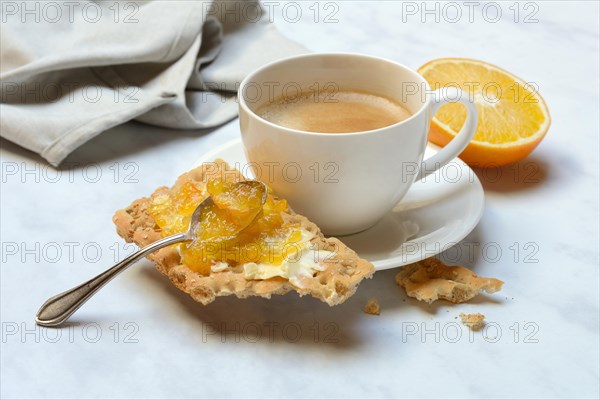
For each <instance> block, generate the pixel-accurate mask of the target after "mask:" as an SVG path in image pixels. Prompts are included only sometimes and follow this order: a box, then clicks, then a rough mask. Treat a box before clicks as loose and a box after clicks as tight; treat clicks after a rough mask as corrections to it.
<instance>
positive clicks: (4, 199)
mask: <svg viewBox="0 0 600 400" xmlns="http://www.w3.org/2000/svg"><path fill="white" fill-rule="evenodd" d="M297 4H299V5H300V7H301V9H302V11H303V18H302V19H301V20H300V21H299V22H297V23H290V22H286V21H285V20H284V18H283V17H282V14H281V9H280V8H276V9H275V15H274V20H275V23H276V24H277V25H278V27H279V28H280V29H282V30H283V31H284V32H285V34H286V35H289V36H290V37H292V38H294V39H296V40H298V41H300V42H302V43H304V44H305V45H306V46H307V47H309V48H310V49H313V50H316V51H359V52H364V53H368V54H372V55H376V56H382V57H386V58H390V59H392V60H396V61H399V62H402V63H404V64H407V65H408V66H411V67H414V68H417V67H418V66H420V65H421V64H423V63H424V62H425V61H427V60H429V59H433V58H437V57H443V56H461V57H472V58H478V59H483V60H487V61H490V62H492V63H495V64H497V65H500V66H502V67H504V68H506V69H508V70H510V71H512V72H514V73H515V74H517V75H518V76H521V77H522V78H523V79H525V80H527V81H533V82H536V83H537V84H538V85H539V88H540V91H541V93H542V95H543V96H544V98H545V99H546V100H547V102H548V105H549V107H550V110H551V113H552V118H553V123H552V127H551V129H550V131H549V133H548V136H547V138H546V139H545V140H544V142H543V143H542V144H541V145H540V146H539V148H538V149H536V151H535V152H534V153H533V154H532V155H531V156H530V157H529V158H528V159H527V160H526V161H524V162H522V163H521V164H519V165H518V166H516V167H512V168H506V169H503V170H501V175H500V176H499V177H498V178H496V177H495V176H494V175H492V174H490V175H489V176H486V175H484V174H481V173H479V177H480V178H481V180H482V181H483V183H484V187H485V190H486V196H487V198H486V210H485V214H484V216H483V219H482V221H481V223H480V224H479V226H478V227H477V228H476V229H475V230H474V231H473V233H471V234H470V235H469V236H468V237H467V238H466V239H465V241H463V242H462V243H461V244H459V245H458V246H456V247H455V248H454V249H452V250H450V251H449V252H448V253H446V256H447V257H448V258H450V259H454V260H457V259H460V261H461V262H464V263H465V265H468V266H470V267H472V268H473V269H474V270H475V271H476V272H477V273H479V274H481V275H484V276H494V277H498V278H500V279H502V280H504V281H505V282H506V285H505V288H504V290H503V291H502V292H501V293H499V294H497V295H493V296H482V297H479V298H477V299H476V300H475V301H472V302H470V303H468V304H463V305H458V306H449V305H448V304H445V303H440V304H435V305H432V306H427V305H424V304H421V303H419V302H417V301H414V300H413V299H408V298H406V296H405V295H404V293H403V292H402V291H401V290H400V289H399V288H398V287H397V286H396V285H395V284H394V279H393V278H394V275H395V273H396V271H395V270H390V271H384V272H381V273H378V274H376V276H375V277H374V279H372V280H370V281H368V282H366V283H364V284H363V285H362V286H361V287H360V289H359V291H358V292H357V294H356V295H355V296H354V297H353V298H352V299H350V300H349V301H348V302H347V303H345V304H343V305H342V306H339V307H336V308H329V307H328V306H326V305H324V304H322V303H320V302H319V301H316V300H313V299H309V298H302V299H298V298H297V296H296V295H294V294H290V295H287V296H283V297H277V298H274V299H272V300H270V301H267V300H262V299H250V300H246V301H239V300H236V299H233V298H223V299H220V300H219V301H217V302H215V303H213V304H211V305H209V306H207V307H203V306H201V305H198V304H195V303H194V302H193V301H192V300H191V299H189V298H188V297H187V296H185V295H184V294H182V293H180V292H179V291H178V290H176V289H175V288H174V287H172V286H171V285H170V284H169V283H168V282H167V281H166V280H165V279H163V278H162V277H161V276H160V275H159V274H158V273H157V272H156V271H155V270H154V269H153V268H152V266H151V265H150V264H149V263H148V262H144V263H142V265H138V266H137V267H136V268H132V269H131V270H129V271H127V272H126V273H124V274H123V275H122V276H121V277H119V278H118V279H117V280H115V281H114V282H112V283H111V284H110V286H109V287H107V288H106V289H105V290H103V291H102V292H101V293H100V294H98V295H97V297H96V298H94V299H93V300H92V301H90V302H89V303H88V304H87V305H86V306H85V307H84V308H83V309H81V310H80V311H79V312H78V313H77V314H76V316H74V318H73V323H74V324H76V325H77V326H74V327H72V328H69V329H64V330H60V331H56V330H46V329H39V328H35V325H34V323H33V316H34V314H35V311H36V310H37V308H38V307H39V305H40V304H41V303H42V302H43V301H44V300H45V299H46V298H47V297H48V296H50V295H53V294H55V293H56V292H57V291H60V290H63V289H66V288H68V287H71V286H72V285H74V284H76V283H79V282H81V281H82V280H84V279H87V278H88V277H90V276H92V275H94V274H96V273H97V272H99V271H101V270H102V269H104V268H105V267H107V266H109V265H110V264H112V263H113V262H114V259H115V254H114V249H115V248H120V249H121V251H120V256H121V257H122V256H123V255H124V254H126V252H127V251H131V248H124V247H123V245H122V243H121V241H120V240H119V238H118V237H117V236H116V234H115V233H114V227H113V225H112V223H111V220H110V219H111V216H112V214H113V212H114V210H115V209H117V208H120V207H122V206H124V205H126V204H128V203H129V202H130V201H131V200H132V199H134V198H137V197H139V196H140V195H144V194H148V193H150V192H151V191H152V190H153V189H154V188H155V187H156V186H158V185H162V184H167V183H170V182H171V181H172V180H173V179H174V178H175V177H176V176H177V175H178V174H179V173H181V172H183V171H185V170H186V169H187V168H188V167H189V166H190V165H191V163H192V162H193V161H194V160H195V159H196V158H198V156H199V155H200V154H202V153H203V152H206V151H207V150H209V149H211V148H213V147H214V146H216V145H219V144H221V143H223V142H225V141H226V140H228V139H231V138H234V137H236V136H237V135H238V127H237V121H234V122H232V123H230V124H228V125H226V126H223V127H221V128H220V129H216V130H213V131H208V132H180V131H177V132H175V131H167V130H163V129H158V128H151V127H148V126H143V125H140V124H129V125H126V126H122V127H118V128H116V129H113V130H111V131H110V132H106V133H105V134H103V135H102V136H101V137H99V138H97V139H96V140H94V141H92V142H91V143H88V144H86V145H85V146H84V147H82V148H81V149H80V150H78V151H77V152H76V153H75V154H73V156H72V157H70V158H69V160H68V161H69V162H72V163H75V166H74V167H72V168H70V169H68V168H67V169H64V170H63V171H62V175H61V176H60V177H58V178H57V177H56V172H54V170H52V169H51V168H50V167H48V166H47V165H46V164H45V163H44V162H43V161H42V160H41V159H40V158H38V157H36V156H35V155H33V154H31V153H29V152H27V151H24V150H21V149H19V148H18V147H16V146H14V145H12V144H10V143H7V142H6V141H3V142H2V151H1V157H2V168H3V176H2V177H3V181H2V190H1V203H2V206H1V214H2V215H1V220H2V223H1V230H0V232H1V236H2V237H1V241H2V246H3V248H2V267H1V269H0V273H1V293H0V294H1V300H2V304H1V320H2V342H1V350H2V351H1V360H2V361H1V382H0V383H1V385H0V387H1V395H2V398H112V397H117V398H190V397H202V398H220V397H237V398H299V397H302V398H313V397H320V398H324V397H327V398H401V397H423V398H445V397H449V398H483V397H485V398H598V396H599V386H598V379H599V365H598V359H599V357H598V356H599V347H598V343H599V337H598V331H599V320H598V318H599V310H598V308H599V274H598V266H599V265H598V264H599V258H598V218H599V214H598V187H599V182H598V175H599V174H598V169H599V161H598V154H599V150H598V149H599V145H598V133H599V127H598V120H599V115H598V109H599V104H598V85H599V80H598V69H599V61H598V54H599V53H598V52H599V49H598V40H599V39H598V38H599V36H598V35H599V33H598V3H597V2H577V3H573V2H566V1H554V2H536V3H535V5H537V6H538V8H539V11H538V12H537V14H536V16H535V18H537V19H538V20H539V21H538V22H537V23H531V24H525V23H523V22H522V21H521V22H519V23H515V22H514V21H513V14H512V11H511V10H510V9H509V7H510V6H511V5H512V2H507V3H504V2H502V3H498V4H499V5H500V7H501V9H502V11H503V18H502V19H501V20H500V21H499V22H497V23H491V22H487V21H485V19H484V18H483V17H482V14H481V6H479V8H478V9H475V14H474V22H473V23H470V22H469V21H468V15H463V19H462V20H461V21H459V22H458V23H455V24H452V23H448V22H443V21H441V22H440V23H435V22H434V21H432V19H433V16H426V17H427V18H428V22H427V23H422V22H421V13H417V14H416V15H412V16H411V15H407V14H406V13H405V14H404V16H405V17H406V18H405V19H406V22H404V23H403V21H402V19H403V13H402V3H400V2H396V1H370V2H359V1H348V2H338V3H335V4H336V5H337V7H338V9H339V11H338V12H337V14H336V15H335V17H336V18H337V19H338V22H337V23H329V24H326V23H323V22H322V20H323V18H324V16H325V13H326V11H331V10H334V8H330V9H324V5H325V3H321V5H320V7H321V14H320V17H319V20H320V22H317V23H315V22H314V15H313V14H311V13H312V11H311V10H310V9H309V7H310V5H311V4H312V2H305V3H300V2H298V3H297ZM332 4H334V3H332ZM405 4H407V3H405ZM412 4H413V5H415V6H417V7H422V5H421V2H416V3H412ZM457 4H459V5H460V6H461V8H462V10H463V13H464V14H466V13H467V11H468V9H467V8H466V7H465V6H464V5H462V4H463V3H461V2H459V3H457ZM429 6H430V7H434V5H433V3H429ZM521 7H523V4H521ZM278 10H279V12H278ZM478 10H479V11H478ZM531 10H532V9H528V10H523V9H521V15H520V19H521V20H522V18H523V17H524V13H525V12H526V11H531ZM447 11H448V12H449V11H450V10H448V9H447ZM289 12H290V13H291V11H289ZM489 12H490V13H491V11H489ZM290 15H292V14H290ZM447 15H448V16H450V17H451V18H452V16H453V15H454V14H452V15H450V14H447ZM490 15H491V16H492V17H493V14H489V15H488V18H489V17H490ZM90 163H92V164H91V166H88V167H87V168H83V166H86V165H90ZM127 163H131V164H127ZM12 168H16V170H17V174H16V175H10V173H9V172H10V170H11V169H12ZM25 170H30V171H34V172H31V173H29V174H25V175H22V172H23V171H25ZM96 170H98V171H101V173H102V176H101V177H100V178H99V179H98V181H97V182H93V181H94V180H95V171H96ZM115 170H118V171H120V174H119V176H118V177H116V179H115V175H114V173H115ZM131 173H132V174H133V175H132V176H129V178H130V179H129V180H131V179H133V180H136V181H137V183H131V182H128V179H127V174H131ZM36 174H39V175H36ZM528 174H531V175H528ZM38 176H39V179H38V178H37V177H38ZM36 180H39V182H36ZM115 180H116V181H117V182H116V183H115V182H114V181H115ZM53 181H56V182H53ZM70 243H73V244H70ZM514 243H516V246H517V247H514ZM36 246H37V247H36ZM115 246H116V247H115ZM69 248H72V249H73V252H72V254H69ZM484 248H485V249H488V252H487V253H486V252H485V251H484ZM516 248H519V249H520V251H519V252H518V254H515V251H514V250H513V249H516ZM30 249H33V250H31V251H29V250H30ZM57 249H59V250H60V254H58V253H57ZM84 249H85V251H84ZM98 249H99V250H101V254H100V255H97V254H96V250H98ZM457 249H460V250H461V256H460V257H458V256H457ZM469 249H473V251H472V254H470V252H469ZM497 249H501V251H502V254H501V255H500V256H498V257H497V256H496V253H495V251H496V250H497ZM532 251H534V253H535V254H533V255H531V254H530V253H531V252H532ZM528 255H531V257H530V258H527V256H528ZM36 258H38V259H36ZM496 258H497V259H496ZM536 260H537V262H531V261H536ZM374 295H375V296H377V297H378V298H379V300H380V302H381V305H382V314H381V316H379V317H373V316H369V315H365V314H363V313H362V311H361V308H362V306H363V304H364V303H365V302H366V300H367V299H368V298H369V297H371V296H374ZM461 312H481V313H484V314H485V315H486V318H487V321H488V322H489V325H490V327H489V328H488V330H487V331H484V332H483V333H476V334H474V335H473V336H470V334H469V332H468V330H467V329H466V328H465V327H462V326H461V325H457V319H456V317H457V316H458V314H459V313H461ZM257 328H258V329H259V330H260V334H259V335H258V337H257V335H256V333H257ZM517 328H518V334H517V333H516V332H517ZM457 329H458V330H457ZM298 330H299V336H298V337H297V338H296V336H297V332H298ZM457 332H460V335H461V336H460V338H457ZM98 333H100V334H98ZM57 335H58V336H57Z"/></svg>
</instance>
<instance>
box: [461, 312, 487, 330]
mask: <svg viewBox="0 0 600 400" xmlns="http://www.w3.org/2000/svg"><path fill="white" fill-rule="evenodd" d="M459 317H460V320H461V321H462V323H463V324H464V325H466V326H468V327H469V329H471V330H472V331H478V330H480V329H481V328H483V325H484V324H485V322H484V321H483V320H484V319H485V315H483V314H479V313H478V314H463V313H460V315H459Z"/></svg>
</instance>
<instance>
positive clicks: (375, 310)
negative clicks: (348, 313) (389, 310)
mask: <svg viewBox="0 0 600 400" xmlns="http://www.w3.org/2000/svg"><path fill="white" fill-rule="evenodd" d="M363 311H364V313H365V314H371V315H379V314H381V306H380V305H379V302H378V301H377V299H376V298H375V297H371V298H370V299H369V301H367V304H365V306H364V307H363Z"/></svg>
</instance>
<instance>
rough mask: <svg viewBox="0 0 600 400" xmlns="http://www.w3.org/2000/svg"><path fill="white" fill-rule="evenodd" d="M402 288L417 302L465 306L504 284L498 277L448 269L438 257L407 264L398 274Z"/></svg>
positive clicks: (397, 279)
mask: <svg viewBox="0 0 600 400" xmlns="http://www.w3.org/2000/svg"><path fill="white" fill-rule="evenodd" d="M396 283H397V284H398V286H400V287H402V288H404V290H406V294H408V295H409V296H410V297H414V298H416V299H417V300H421V301H426V302H428V303H433V302H434V301H436V300H438V299H443V300H447V301H449V302H452V303H462V302H465V301H468V300H470V299H472V298H473V297H475V296H477V295H478V294H479V293H480V292H486V293H494V292H497V291H499V290H500V289H501V288H502V285H503V284H504V282H502V281H500V280H498V279H494V278H482V277H479V276H477V275H476V274H475V273H474V272H473V271H471V270H469V269H467V268H465V267H461V266H452V267H450V266H447V265H445V264H444V263H443V262H441V261H440V260H438V259H437V258H427V259H425V260H422V261H419V262H416V263H413V264H409V265H406V266H404V267H402V269H401V271H400V272H399V273H398V274H397V275H396Z"/></svg>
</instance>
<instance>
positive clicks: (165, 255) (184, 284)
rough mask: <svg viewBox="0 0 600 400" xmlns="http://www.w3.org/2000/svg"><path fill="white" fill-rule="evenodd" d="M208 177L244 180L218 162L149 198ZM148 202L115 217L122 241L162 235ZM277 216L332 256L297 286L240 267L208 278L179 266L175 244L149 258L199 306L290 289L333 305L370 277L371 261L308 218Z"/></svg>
mask: <svg viewBox="0 0 600 400" xmlns="http://www.w3.org/2000/svg"><path fill="white" fill-rule="evenodd" d="M213 178H220V179H226V180H227V181H242V180H246V178H245V177H244V176H243V175H242V174H241V173H240V172H239V171H238V170H236V169H234V168H232V167H230V166H229V165H228V164H227V163H226V162H224V161H223V160H216V161H214V162H211V163H205V164H203V165H201V166H200V167H198V168H195V169H193V170H191V171H189V172H187V173H185V174H183V175H181V176H180V177H179V178H178V179H177V181H176V182H175V184H174V185H173V187H172V188H167V187H161V188H158V189H157V190H156V191H155V194H154V196H156V194H164V193H168V192H169V191H170V190H175V189H177V188H179V187H181V185H184V184H186V183H188V182H195V183H199V182H204V183H206V182H207V181H208V180H209V179H213ZM150 202H151V198H141V199H138V200H136V201H134V202H133V203H132V204H131V205H129V206H128V207H126V208H124V209H122V210H118V211H117V212H116V213H115V215H114V217H113V221H114V223H115V224H116V226H117V233H118V234H119V235H120V236H121V237H123V238H124V239H125V240H126V241H127V242H134V243H136V244H137V245H139V246H145V245H148V244H149V243H152V242H154V241H156V240H159V239H161V238H162V237H163V233H162V232H161V228H160V227H159V226H158V225H157V223H156V222H155V221H154V219H153V217H152V216H151V214H150V212H149V210H148V207H149V205H150ZM282 217H283V218H284V220H286V221H289V222H293V223H297V224H299V225H300V226H301V227H302V228H303V229H305V230H306V231H309V232H311V233H312V234H314V237H313V238H312V239H311V240H310V244H311V246H312V247H313V248H314V249H316V250H326V251H331V252H334V254H333V255H332V256H330V257H327V259H326V260H319V264H320V265H321V266H322V267H323V270H322V271H317V272H316V273H315V274H314V275H313V276H312V277H310V278H304V279H303V280H302V285H301V286H302V287H299V286H297V285H294V284H292V283H291V282H290V281H289V280H287V279H285V278H281V277H272V278H269V279H261V280H254V279H248V278H247V277H246V275H245V273H244V269H243V268H242V266H239V265H238V266H228V265H217V266H214V267H213V268H211V272H210V274H208V275H202V274H200V273H198V272H196V271H194V270H192V269H191V268H189V267H188V266H186V265H185V264H183V263H182V259H181V255H180V253H179V251H178V247H177V246H170V247H167V248H163V249H161V250H158V251H157V252H155V253H153V254H151V255H150V256H148V258H149V259H151V260H152V261H154V262H155V264H156V267H157V268H158V270H159V271H160V272H161V273H162V274H164V275H166V276H167V277H168V278H169V279H170V280H171V282H173V284H174V285H175V286H177V287H178V288H179V289H181V290H182V291H184V292H186V293H188V294H189V295H190V296H191V297H192V298H193V299H194V300H196V301H198V302H200V303H202V304H209V303H211V302H212V301H214V300H215V298H216V297H218V296H228V295H235V296H237V297H239V298H246V297H249V296H261V297H265V298H270V297H271V295H273V294H285V293H287V292H289V291H291V290H295V291H296V292H298V293H299V294H300V295H301V296H302V295H306V294H310V295H312V296H313V297H316V298H318V299H320V300H322V301H324V302H326V303H327V304H329V305H330V306H333V305H337V304H340V303H342V302H344V301H345V300H346V299H348V298H349V297H350V296H352V294H354V292H355V291H356V288H357V286H358V284H359V283H360V282H361V281H362V279H364V278H370V277H371V276H372V275H373V272H374V271H375V269H374V267H373V265H372V264H371V263H369V262H368V261H366V260H363V259H361V258H360V257H358V255H357V254H356V253H355V252H354V251H353V250H351V249H350V248H348V247H347V246H346V245H344V244H343V243H342V242H341V241H339V240H338V239H336V238H325V237H324V236H323V234H322V233H321V231H320V230H319V228H318V227H317V226H316V225H315V224H314V223H312V222H310V221H309V220H308V219H307V218H305V217H303V216H301V215H298V214H295V213H294V212H293V211H292V210H291V209H289V208H288V210H287V212H284V213H282Z"/></svg>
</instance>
